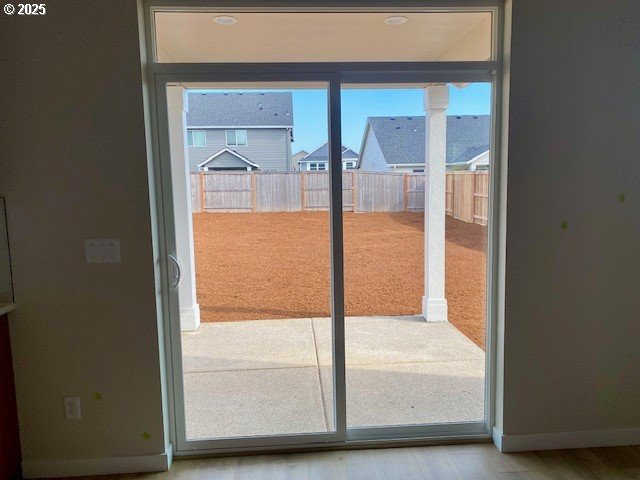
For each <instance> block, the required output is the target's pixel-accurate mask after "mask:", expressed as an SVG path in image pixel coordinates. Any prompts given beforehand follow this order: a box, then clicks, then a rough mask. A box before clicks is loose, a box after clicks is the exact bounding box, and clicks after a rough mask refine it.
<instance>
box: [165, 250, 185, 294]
mask: <svg viewBox="0 0 640 480" xmlns="http://www.w3.org/2000/svg"><path fill="white" fill-rule="evenodd" d="M167 258H169V260H170V261H171V263H173V265H174V267H175V270H174V274H173V276H172V277H173V282H172V283H171V284H170V285H171V289H172V290H175V289H176V288H178V284H180V280H181V279H182V270H181V269H180V262H178V259H177V258H176V257H175V255H174V254H173V253H168V254H167Z"/></svg>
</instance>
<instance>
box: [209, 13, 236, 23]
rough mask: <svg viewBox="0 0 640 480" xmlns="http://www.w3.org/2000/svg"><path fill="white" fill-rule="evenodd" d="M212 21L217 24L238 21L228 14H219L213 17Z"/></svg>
mask: <svg viewBox="0 0 640 480" xmlns="http://www.w3.org/2000/svg"><path fill="white" fill-rule="evenodd" d="M213 21H214V22H216V23H217V24H218V25H233V24H234V23H238V19H237V18H236V17H231V16H229V15H220V16H219V17H215V18H214V19H213Z"/></svg>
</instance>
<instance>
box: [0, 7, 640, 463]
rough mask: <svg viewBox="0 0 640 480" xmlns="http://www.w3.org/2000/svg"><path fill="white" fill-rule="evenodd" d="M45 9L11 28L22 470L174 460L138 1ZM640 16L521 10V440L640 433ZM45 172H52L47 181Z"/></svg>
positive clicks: (512, 330) (11, 185) (516, 421)
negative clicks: (113, 245)
mask: <svg viewBox="0 0 640 480" xmlns="http://www.w3.org/2000/svg"><path fill="white" fill-rule="evenodd" d="M47 7H48V12H47V15H46V16H45V17H40V18H35V17H34V18H18V17H16V16H14V17H7V16H6V15H0V35H1V36H2V44H3V48H2V49H0V64H2V65H3V78H4V80H5V82H4V84H3V88H2V89H0V101H1V104H2V105H3V114H2V115H1V116H0V135H1V136H2V137H1V138H2V141H0V149H1V152H0V162H1V163H0V172H1V174H0V195H6V196H7V198H8V205H9V218H10V225H9V229H10V235H11V242H12V247H13V251H12V254H13V262H14V281H15V287H16V288H15V294H16V302H17V305H18V309H17V310H16V312H14V313H13V314H12V315H11V317H10V322H11V330H12V341H13V348H14V351H13V353H14V364H15V370H16V382H17V390H18V391H17V395H18V404H19V413H20V429H21V435H22V443H23V445H22V446H23V455H24V458H25V460H29V459H59V460H69V459H76V458H102V457H114V456H124V455H146V454H152V453H159V452H161V451H163V450H164V442H163V434H162V431H163V424H162V414H161V400H160V378H159V377H160V367H159V361H158V356H159V351H158V339H157V325H156V310H155V303H154V302H155V300H154V299H155V297H154V279H153V261H152V245H151V243H152V241H151V233H150V232H151V226H150V223H151V221H150V213H149V204H148V189H147V181H148V179H147V170H146V169H147V167H146V164H145V155H146V152H145V148H144V125H143V113H142V112H143V109H142V94H141V88H140V68H139V63H138V61H139V60H138V38H137V30H136V12H135V3H134V2H130V1H128V0H112V1H111V2H108V4H107V3H106V2H90V3H88V2H84V1H65V2H62V1H50V2H47ZM639 8H640V5H639V4H638V3H636V2H631V1H623V0H617V1H609V2H600V1H596V0H565V1H563V2H554V1H551V0H538V1H536V2H527V1H524V0H516V2H515V6H514V15H513V24H514V27H513V30H514V39H513V42H514V44H513V70H512V82H513V84H512V92H511V111H510V115H511V133H510V135H509V173H508V175H509V191H508V215H509V217H508V219H509V230H508V235H507V271H506V292H505V294H506V316H507V321H506V324H505V332H504V333H505V337H506V347H505V352H504V353H505V368H504V399H505V400H504V418H503V420H504V421H503V427H504V430H505V433H508V434H518V433H533V432H559V431H571V430H576V429H585V430H589V429H591V430H592V429H603V428H618V427H622V426H638V425H640V410H639V409H638V408H637V405H638V404H640V391H639V389H640V384H639V382H638V378H640V359H639V358H638V355H639V353H638V352H640V348H639V347H640V345H639V340H638V339H639V338H640V331H639V329H640V322H638V312H639V311H640V305H639V300H638V294H637V285H638V284H640V278H639V269H638V267H637V266H638V264H639V262H640V259H639V252H638V241H637V239H638V238H639V236H640V225H639V224H638V222H639V221H640V217H639V216H638V215H637V212H638V211H639V207H640V205H639V201H638V187H637V180H638V178H640V171H639V162H638V153H637V152H638V151H640V145H639V144H638V142H639V141H640V137H639V136H638V134H637V132H638V126H639V124H640V118H639V115H640V109H638V108H637V106H638V104H640V99H639V98H638V94H639V90H638V89H637V85H638V84H639V83H640V82H639V80H640V79H638V70H637V64H638V62H637V60H638V57H637V55H638V53H637V52H638V45H637V42H638V35H637V30H636V28H635V27H636V25H637V24H638V21H639V20H638V13H639V12H638V9H639ZM550 12H553V14H550ZM576 12H578V13H579V14H577V13H576ZM34 131H36V132H38V135H36V136H34V135H33V132H34ZM33 158H39V159H43V161H42V162H40V163H39V164H38V168H37V169H36V170H34V169H33V163H32V159H33ZM42 179H46V181H42ZM622 193H624V194H626V197H625V199H626V201H625V202H624V203H620V202H619V200H618V195H619V194H622ZM565 220H566V221H568V228H567V230H562V229H561V228H560V224H561V222H562V221H565ZM105 236H106V237H110V236H119V237H120V239H121V242H122V258H123V262H122V263H121V264H119V265H112V266H108V265H102V266H98V265H95V266H89V265H86V264H85V263H84V258H83V251H82V249H83V239H84V238H92V237H105ZM96 391H97V392H100V393H101V394H102V400H101V401H96V400H93V393H94V392H96ZM66 395H80V396H81V398H82V401H83V420H82V421H81V422H79V423H74V422H67V421H65V420H64V418H63V415H62V398H63V397H64V396H66ZM142 432H148V433H150V435H151V436H150V438H149V439H148V440H145V439H144V437H142V435H141V434H142Z"/></svg>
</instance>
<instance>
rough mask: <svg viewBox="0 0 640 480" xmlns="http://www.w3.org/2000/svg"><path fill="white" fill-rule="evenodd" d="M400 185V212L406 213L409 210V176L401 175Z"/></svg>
mask: <svg viewBox="0 0 640 480" xmlns="http://www.w3.org/2000/svg"><path fill="white" fill-rule="evenodd" d="M402 183H403V185H404V186H403V189H402V210H403V211H405V212H406V211H407V210H408V209H409V174H407V173H404V174H403V175H402Z"/></svg>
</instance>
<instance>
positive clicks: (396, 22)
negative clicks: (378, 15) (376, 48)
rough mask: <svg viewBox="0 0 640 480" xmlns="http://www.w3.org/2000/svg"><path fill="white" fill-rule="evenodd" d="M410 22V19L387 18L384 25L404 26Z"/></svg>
mask: <svg viewBox="0 0 640 480" xmlns="http://www.w3.org/2000/svg"><path fill="white" fill-rule="evenodd" d="M408 21H409V19H408V18H407V17H387V18H385V19H384V23H386V24H387V25H402V24H403V23H407V22H408Z"/></svg>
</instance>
